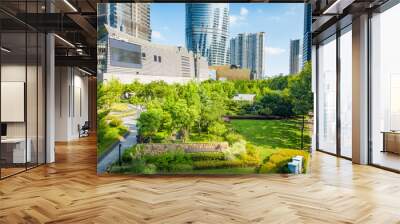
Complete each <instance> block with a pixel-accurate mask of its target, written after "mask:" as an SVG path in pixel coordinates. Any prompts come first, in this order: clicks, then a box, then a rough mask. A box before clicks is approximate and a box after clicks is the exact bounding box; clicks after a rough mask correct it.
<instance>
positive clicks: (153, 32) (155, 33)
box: [151, 30, 164, 40]
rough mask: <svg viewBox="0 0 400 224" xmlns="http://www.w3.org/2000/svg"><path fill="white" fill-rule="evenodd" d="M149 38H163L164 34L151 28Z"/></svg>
mask: <svg viewBox="0 0 400 224" xmlns="http://www.w3.org/2000/svg"><path fill="white" fill-rule="evenodd" d="M151 38H152V39H157V40H163V39H164V36H163V35H162V34H161V32H160V31H156V30H153V31H152V32H151Z"/></svg>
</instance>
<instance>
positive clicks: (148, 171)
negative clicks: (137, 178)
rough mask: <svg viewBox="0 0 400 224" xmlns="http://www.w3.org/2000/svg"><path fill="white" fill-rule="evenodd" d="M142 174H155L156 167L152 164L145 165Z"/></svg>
mask: <svg viewBox="0 0 400 224" xmlns="http://www.w3.org/2000/svg"><path fill="white" fill-rule="evenodd" d="M142 173H143V174H156V173H157V166H156V165H154V164H151V163H150V164H146V165H145V167H144V169H143V172H142Z"/></svg>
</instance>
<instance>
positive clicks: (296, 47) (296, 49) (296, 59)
mask: <svg viewBox="0 0 400 224" xmlns="http://www.w3.org/2000/svg"><path fill="white" fill-rule="evenodd" d="M289 57H290V61H289V64H290V70H289V73H290V74H296V73H298V72H299V71H300V40H299V39H296V40H290V56H289Z"/></svg>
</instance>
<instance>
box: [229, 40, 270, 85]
mask: <svg viewBox="0 0 400 224" xmlns="http://www.w3.org/2000/svg"><path fill="white" fill-rule="evenodd" d="M264 47H265V33H264V32H259V33H240V34H238V36H237V37H235V38H232V39H231V41H230V64H232V65H239V66H240V67H241V68H248V69H250V70H251V78H252V79H262V78H263V76H264V71H265V62H264V61H265V54H264Z"/></svg>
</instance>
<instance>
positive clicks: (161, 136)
mask: <svg viewBox="0 0 400 224" xmlns="http://www.w3.org/2000/svg"><path fill="white" fill-rule="evenodd" d="M168 137H169V134H168V133H167V132H157V133H156V134H155V135H154V137H153V139H152V140H153V142H155V143H162V142H164V140H165V139H167V138H168Z"/></svg>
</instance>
